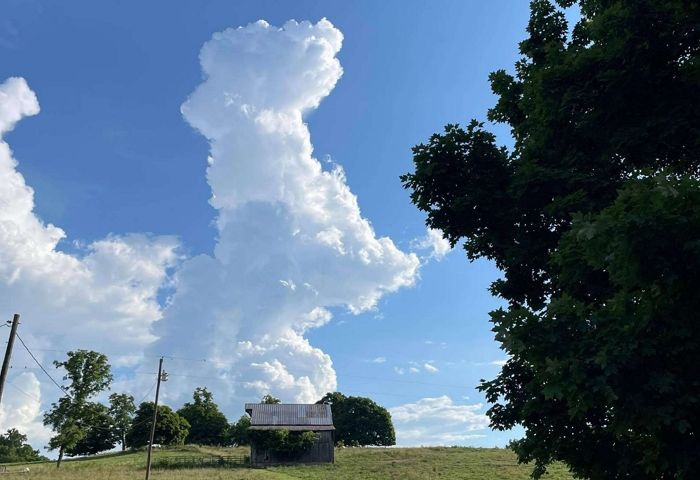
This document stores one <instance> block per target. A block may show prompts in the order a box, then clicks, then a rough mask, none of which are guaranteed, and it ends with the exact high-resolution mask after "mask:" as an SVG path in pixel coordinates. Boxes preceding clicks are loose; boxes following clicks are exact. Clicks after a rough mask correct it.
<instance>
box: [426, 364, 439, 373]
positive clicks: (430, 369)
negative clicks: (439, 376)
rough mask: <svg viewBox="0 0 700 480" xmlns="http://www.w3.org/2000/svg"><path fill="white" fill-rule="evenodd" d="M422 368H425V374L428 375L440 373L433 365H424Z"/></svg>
mask: <svg viewBox="0 0 700 480" xmlns="http://www.w3.org/2000/svg"><path fill="white" fill-rule="evenodd" d="M423 368H425V371H426V372H430V373H437V372H439V371H440V370H439V369H438V368H437V367H436V366H435V365H432V364H430V363H424V364H423Z"/></svg>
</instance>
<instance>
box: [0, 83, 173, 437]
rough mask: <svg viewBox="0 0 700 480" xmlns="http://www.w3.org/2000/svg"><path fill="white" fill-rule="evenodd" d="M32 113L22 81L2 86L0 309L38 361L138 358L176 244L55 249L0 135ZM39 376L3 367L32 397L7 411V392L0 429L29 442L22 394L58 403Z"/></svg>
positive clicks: (29, 410) (32, 429)
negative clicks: (85, 354)
mask: <svg viewBox="0 0 700 480" xmlns="http://www.w3.org/2000/svg"><path fill="white" fill-rule="evenodd" d="M37 113H39V102H38V100H37V97H36V95H35V94H34V92H33V91H32V90H31V89H30V88H29V86H28V85H27V82H26V81H25V80H24V79H23V78H14V77H13V78H10V79H8V80H6V81H5V82H4V83H2V84H0V305H4V306H5V308H6V309H7V310H6V311H5V312H4V315H6V316H7V318H9V317H10V316H11V315H12V313H13V312H19V313H20V314H21V320H20V327H19V330H18V332H19V334H20V335H21V336H22V337H23V338H24V339H25V341H26V342H27V344H28V345H30V347H35V348H37V351H36V352H35V353H36V354H37V355H38V356H39V357H40V360H41V357H42V353H43V350H41V348H51V347H53V348H55V345H62V346H71V347H73V346H74V347H83V348H85V347H87V348H91V349H95V350H99V351H107V352H118V353H119V354H121V355H123V357H122V359H124V358H128V357H129V356H130V355H131V356H132V357H134V358H136V359H138V357H139V355H140V354H141V353H142V352H143V348H144V346H145V345H147V344H148V343H149V342H152V341H153V340H154V339H155V337H154V336H153V334H152V333H151V326H152V324H153V322H155V321H156V320H158V319H159V318H160V317H161V308H160V306H159V304H158V301H157V294H158V291H159V289H160V288H161V286H162V285H163V283H164V282H165V280H166V278H167V270H168V268H169V267H172V266H174V265H175V264H176V262H177V260H178V254H177V252H176V250H177V246H178V243H177V241H176V240H175V239H174V238H173V237H152V236H148V235H143V234H128V235H112V236H109V237H107V238H105V239H102V240H98V241H95V242H92V243H90V244H88V245H87V246H85V247H84V249H83V251H82V254H80V255H71V254H67V253H65V252H63V251H61V249H60V248H59V242H60V241H61V240H63V239H64V238H66V234H65V232H64V231H63V230H62V229H61V228H59V227H57V226H55V225H51V224H46V223H44V222H43V221H42V220H41V219H40V218H39V217H38V216H37V215H36V213H35V212H34V191H33V190H32V188H31V187H30V186H28V185H27V184H26V182H25V180H24V177H23V176H22V174H21V173H20V172H19V171H18V162H17V160H16V159H15V158H14V156H13V154H12V151H11V149H10V146H9V145H8V144H7V142H5V141H4V139H3V138H2V134H4V133H6V132H8V131H10V130H12V129H13V128H14V127H15V124H16V123H17V122H18V121H20V120H21V119H22V118H23V117H25V116H30V115H36V114H37ZM13 360H14V362H15V363H19V364H20V365H21V362H22V361H23V360H27V361H29V362H31V360H29V359H28V358H27V356H26V353H25V352H23V350H22V347H21V346H20V345H19V343H17V344H16V347H15V354H14V357H13ZM114 360H116V361H117V362H119V361H120V359H119V358H116V359H114V358H113V361H114ZM45 363H46V362H45ZM44 380H45V378H43V377H42V382H41V386H40V384H39V382H38V381H37V378H36V377H34V376H33V375H30V376H27V374H21V375H16V374H15V373H12V372H11V373H10V375H9V380H8V381H9V382H10V383H12V382H16V383H17V385H19V388H21V389H23V390H26V391H27V392H28V393H29V394H30V395H29V396H27V395H25V396H24V397H25V398H22V399H21V400H22V402H24V403H21V407H17V408H14V409H13V410H12V411H11V410H10V409H11V408H12V407H10V406H8V405H11V403H9V402H10V400H11V399H12V398H13V397H8V400H7V403H6V399H5V398H3V403H4V404H6V406H5V407H4V408H5V410H4V412H5V413H4V416H3V418H2V421H0V429H6V428H9V427H10V426H12V425H18V426H20V427H22V428H20V430H21V431H22V432H23V433H28V434H30V440H32V441H36V438H31V436H32V435H31V434H32V433H37V435H38V437H40V438H44V437H45V435H43V433H42V432H44V431H43V430H42V428H43V427H41V428H40V427H37V426H36V425H38V424H40V419H38V418H32V416H34V417H36V416H38V415H39V413H40V407H41V405H40V403H39V401H38V400H37V401H36V402H31V401H29V398H30V396H32V397H35V398H36V399H44V398H45V399H46V401H45V405H44V406H46V405H48V403H50V402H51V401H53V400H55V399H56V392H55V391H53V390H48V391H46V392H45V391H44V390H45V389H46V388H48V389H52V388H55V387H54V386H52V385H51V386H47V387H45V384H46V382H45V381H44ZM20 384H21V385H20ZM22 385H23V386H22ZM10 389H11V388H10ZM8 390H9V389H8ZM42 393H43V395H42ZM14 398H15V399H16V398H17V397H14ZM17 401H19V400H17ZM37 422H39V423H37Z"/></svg>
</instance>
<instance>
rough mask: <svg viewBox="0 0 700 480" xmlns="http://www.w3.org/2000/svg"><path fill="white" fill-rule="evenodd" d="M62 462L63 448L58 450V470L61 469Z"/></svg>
mask: <svg viewBox="0 0 700 480" xmlns="http://www.w3.org/2000/svg"><path fill="white" fill-rule="evenodd" d="M61 460H63V447H61V448H59V449H58V462H56V468H61Z"/></svg>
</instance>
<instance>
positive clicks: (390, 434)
mask: <svg viewBox="0 0 700 480" xmlns="http://www.w3.org/2000/svg"><path fill="white" fill-rule="evenodd" d="M318 403H327V404H330V406H331V412H332V413H333V425H334V426H335V441H336V443H338V442H342V443H343V444H345V445H384V446H388V445H395V444H396V434H395V433H394V425H393V423H392V422H391V415H390V414H389V411H388V410H387V409H386V408H384V407H382V406H380V405H378V404H377V403H375V402H374V401H373V400H371V399H369V398H365V397H346V396H345V395H343V394H342V393H340V392H332V393H330V392H329V393H327V394H326V395H324V396H323V398H322V399H321V400H319V401H318Z"/></svg>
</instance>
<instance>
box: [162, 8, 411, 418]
mask: <svg viewBox="0 0 700 480" xmlns="http://www.w3.org/2000/svg"><path fill="white" fill-rule="evenodd" d="M342 40H343V36H342V34H341V32H340V31H339V30H338V29H336V28H335V27H334V26H333V25H332V24H331V23H330V22H329V21H328V20H325V19H323V20H321V21H319V22H318V23H310V22H300V23H298V22H295V21H289V22H287V23H286V24H284V26H282V27H280V28H278V27H274V26H271V25H269V24H268V23H266V22H264V21H259V22H256V23H253V24H250V25H247V26H245V27H239V28H230V29H227V30H225V31H223V32H219V33H215V34H214V35H213V36H212V38H211V40H209V41H208V42H206V43H205V44H204V46H203V47H202V50H201V53H200V63H201V66H202V71H203V77H204V80H203V82H202V83H201V84H200V85H199V86H197V88H196V89H195V90H194V92H193V93H192V94H191V95H190V97H189V98H188V99H187V101H186V102H185V103H184V104H183V105H182V114H183V116H184V118H185V120H186V121H187V122H188V123H189V124H190V125H192V126H193V127H194V128H195V129H197V130H198V131H199V132H200V133H201V134H202V135H203V136H205V137H206V139H207V140H208V141H209V147H210V152H209V166H208V168H207V180H208V182H209V185H210V186H211V190H212V196H211V199H210V203H211V205H212V206H213V207H214V208H215V209H216V210H217V222H216V225H217V228H218V238H217V244H216V247H215V250H214V254H213V256H208V255H202V256H199V257H196V258H192V259H190V260H188V261H186V262H185V263H184V265H183V266H182V268H181V269H180V270H179V271H178V272H177V274H176V278H175V285H176V289H177V291H176V293H175V294H174V296H173V301H172V303H171V304H170V306H169V307H168V309H167V311H166V314H165V318H164V319H163V320H162V321H161V322H158V325H157V328H156V330H155V332H156V334H157V335H158V336H159V337H160V340H159V341H158V342H157V343H156V344H155V345H154V346H153V348H152V350H153V351H154V352H169V353H170V354H173V355H175V356H178V355H179V356H183V357H193V356H200V357H208V358H214V359H216V360H217V362H208V363H207V364H206V365H197V367H196V368H197V370H198V372H200V373H199V374H200V375H201V374H202V372H206V375H207V376H208V377H209V378H210V379H211V378H216V379H220V381H219V382H212V381H211V380H210V381H208V385H209V386H210V388H212V389H213V390H214V392H215V394H217V395H218V397H219V398H218V399H219V400H220V401H221V402H222V403H224V404H225V405H226V404H228V406H229V407H230V408H231V409H233V411H232V413H238V412H239V410H237V409H240V402H241V401H242V400H250V399H254V398H259V397H260V395H262V394H265V393H272V394H274V395H277V396H279V397H281V398H282V399H283V400H285V401H301V402H305V401H315V400H318V399H319V398H320V397H321V396H322V395H323V394H324V393H326V392H327V391H332V390H334V389H335V387H336V376H335V371H334V369H333V365H332V361H331V358H330V357H329V356H328V355H327V354H325V353H324V352H322V351H321V350H320V349H318V348H316V347H314V346H312V345H311V344H310V343H309V341H308V340H307V339H306V338H305V337H304V333H305V332H306V331H308V330H309V329H311V328H317V327H320V326H322V325H324V324H326V323H327V322H329V321H330V319H331V317H332V313H331V311H332V309H333V308H343V309H347V310H349V311H351V312H353V313H360V312H364V311H367V310H370V309H372V308H374V307H375V306H376V305H377V302H378V301H379V299H380V298H381V297H382V296H383V295H385V294H387V293H390V292H394V291H396V290H398V289H400V288H402V287H407V286H410V285H412V284H413V283H414V282H415V279H416V277H417V272H418V268H419V263H420V262H419V259H418V257H417V256H416V255H415V254H409V253H404V252H403V251H401V250H399V249H398V248H397V247H396V245H395V244H394V242H393V241H392V240H391V239H390V238H388V237H382V236H379V235H377V234H376V233H375V232H374V230H373V228H372V226H371V225H370V223H369V221H368V220H367V219H365V218H364V217H363V216H362V214H361V212H360V208H359V206H358V202H357V198H356V197H355V195H354V194H353V193H352V191H351V190H350V187H349V186H348V184H347V182H346V179H345V175H344V173H343V170H342V168H341V167H340V166H338V165H335V164H333V165H330V166H328V169H326V170H324V167H323V166H322V163H321V162H319V160H317V159H316V158H315V157H314V156H313V147H312V143H311V137H310V133H309V129H308V127H307V125H306V123H305V122H304V116H305V114H307V113H308V112H309V111H310V110H312V109H314V108H316V107H318V105H319V104H320V102H321V100H322V99H323V98H324V97H325V96H327V95H328V94H329V93H330V92H331V90H332V89H333V87H334V86H335V84H336V82H337V81H338V80H339V79H340V77H341V75H342V68H341V66H340V62H339V61H338V59H337V57H336V54H337V53H338V51H339V50H340V48H341V44H342ZM177 368H186V369H187V368H191V366H190V367H187V366H184V367H177ZM194 382H195V381H192V382H186V381H183V382H181V383H180V384H179V385H178V386H177V387H176V386H175V385H170V386H169V387H168V390H169V392H170V393H169V394H170V395H172V396H173V397H177V396H180V397H181V396H182V395H185V394H188V392H191V389H192V387H193V386H194V385H195V383H194ZM219 391H220V392H223V393H225V395H223V396H222V395H221V394H218V393H217V392H219Z"/></svg>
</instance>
